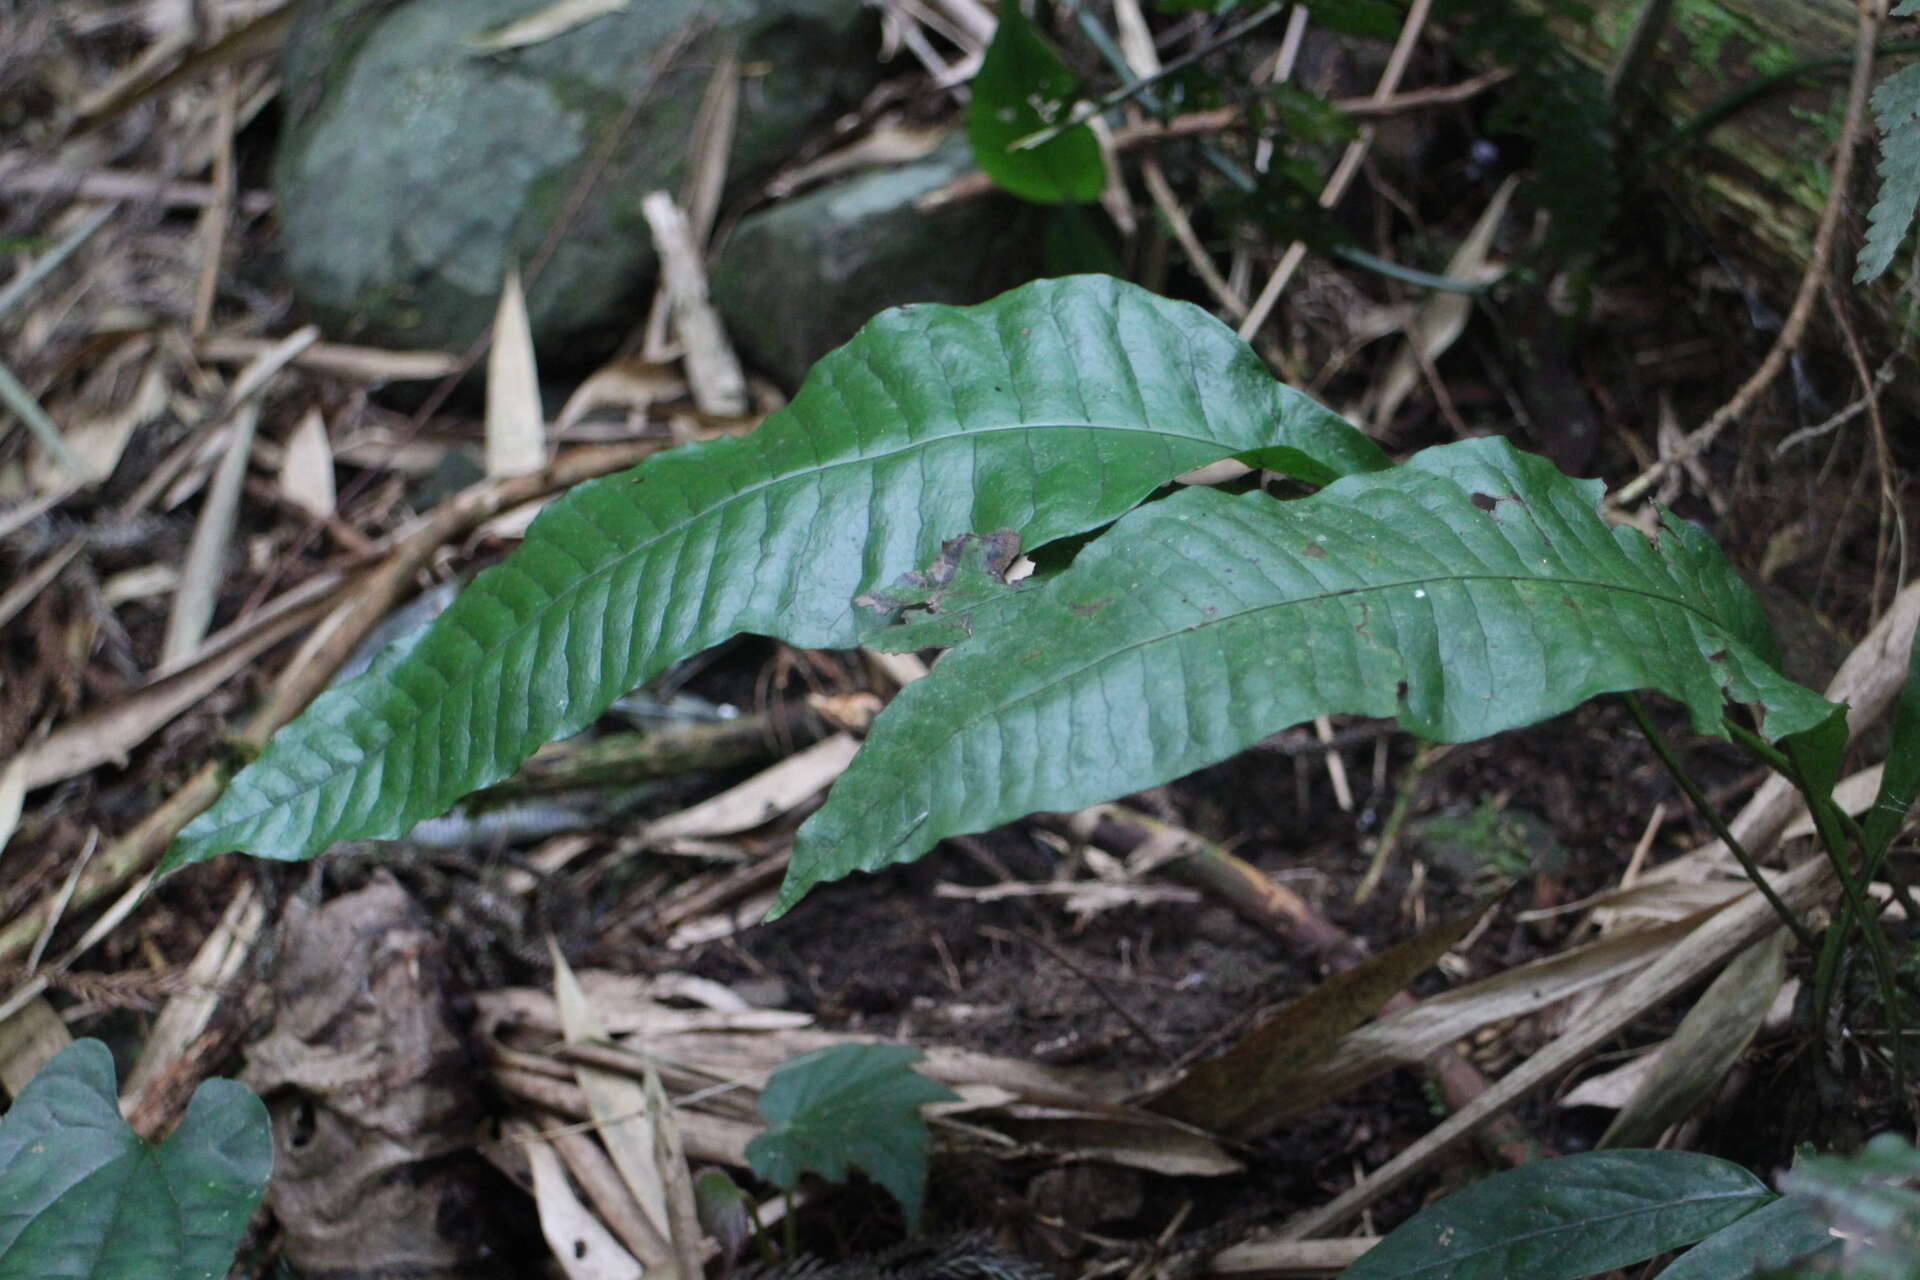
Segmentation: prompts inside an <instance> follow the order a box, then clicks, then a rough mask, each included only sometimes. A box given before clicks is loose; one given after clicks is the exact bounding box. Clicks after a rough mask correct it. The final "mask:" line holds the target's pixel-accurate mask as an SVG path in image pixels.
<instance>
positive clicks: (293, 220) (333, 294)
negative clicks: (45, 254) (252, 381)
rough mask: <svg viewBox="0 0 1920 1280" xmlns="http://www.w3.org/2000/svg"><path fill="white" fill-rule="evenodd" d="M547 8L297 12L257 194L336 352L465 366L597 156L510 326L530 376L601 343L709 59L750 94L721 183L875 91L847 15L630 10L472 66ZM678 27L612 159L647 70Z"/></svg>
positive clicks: (750, 4) (318, 8)
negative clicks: (404, 352) (521, 335)
mask: <svg viewBox="0 0 1920 1280" xmlns="http://www.w3.org/2000/svg"><path fill="white" fill-rule="evenodd" d="M550 3H551V0H307V2H306V4H305V5H304V7H303V10H302V12H301V15H300V19H299V22H298V23H297V24H296V26H295V29H294V31H293V33H292V34H291V35H290V37H289V39H288V43H287V47H286V52H285V55H284V59H283V64H282V85H283V91H282V100H283V101H284V103H285V110H286V115H285V124H284V127H283V132H282V136H281V140H280V148H279V151H278V155H277V158H276V161H275V167H274V188H275V192H276V195H277V196H278V200H279V208H280V219H281V230H282V235H283V241H284V246H285V252H286V261H287V270H288V274H289V276H290V277H291V279H292V282H293V287H294V292H295V295H296V297H297V298H298V299H299V301H300V303H301V304H302V305H303V306H304V307H305V308H306V309H307V310H308V311H309V312H310V313H311V314H312V315H313V316H314V317H315V318H316V319H318V320H320V321H321V322H322V323H323V324H324V325H326V326H327V327H328V328H329V329H330V330H331V332H332V333H333V334H334V335H335V336H338V337H342V338H353V339H358V340H361V341H374V342H383V343H390V344H395V345H402V346H422V347H442V348H453V349H458V348H461V347H463V346H465V345H466V344H467V343H469V342H470V341H471V340H472V339H473V338H474V337H475V336H477V335H478V334H479V333H480V332H481V330H482V329H483V328H484V326H485V325H486V324H487V322H488V321H489V320H490V319H491V318H492V312H493V306H494V302H495V299H496V298H497V296H498V293H499V287H500V280H501V275H502V272H503V271H504V269H505V267H506V265H507V264H508V263H509V262H517V263H519V264H520V265H521V266H522V268H523V269H524V268H525V267H526V265H527V264H528V263H530V262H531V261H532V260H533V258H534V257H535V255H536V254H538V253H539V252H540V251H541V248H542V246H543V245H544V244H545V243H546V242H547V241H548V239H549V236H550V235H551V233H552V231H553V228H554V226H555V224H556V222H557V221H558V220H559V219H560V217H561V216H562V211H563V208H564V207H565V206H566V204H567V203H568V200H569V198H570V194H571V193H572V192H573V191H574V189H575V187H576V184H577V183H578V181H579V179H580V177H581V175H582V173H583V172H586V171H587V170H589V169H590V168H591V167H592V166H593V165H594V164H596V163H597V162H598V160H599V157H600V155H602V154H605V155H606V163H605V167H604V169H602V170H601V171H600V174H599V177H598V179H597V181H595V183H594V185H593V188H592V191H591V193H590V194H589V195H588V196H587V198H586V200H585V202H584V204H583V205H582V206H581V207H580V209H579V211H578V212H577V214H575V215H574V216H573V217H572V219H571V221H570V222H569V223H568V224H567V226H566V230H565V234H564V236H563V237H562V238H561V239H560V241H559V245H558V248H557V250H556V251H555V252H554V253H553V255H552V257H551V259H550V260H549V261H548V262H547V264H546V266H545V267H544V268H543V269H542V271H541V272H540V275H539V277H538V279H537V280H536V281H535V282H534V284H533V286H532V288H531V289H530V290H529V295H528V309H529V313H530V315H531V318H532V322H533V329H534V335H535V339H536V341H537V342H538V343H539V344H540V346H541V348H542V352H543V355H546V356H548V357H553V356H555V355H558V356H560V357H561V358H562V359H564V358H565V356H566V355H567V354H568V352H569V350H570V349H572V350H575V351H580V344H583V343H584V344H585V346H587V347H593V346H597V345H601V343H602V342H603V341H604V340H607V339H609V338H617V337H618V334H619V332H620V331H621V330H624V329H625V328H626V327H628V326H630V325H631V324H632V323H633V322H634V321H635V319H636V312H637V309H638V307H639V306H640V305H641V304H642V301H643V299H644V297H645V295H646V293H647V291H648V289H649V288H650V287H651V282H652V279H653V274H654V269H655V258H654V253H653V244H652V240H651V237H650V236H649V234H648V232H647V226H646V223H645V221H644V219H642V217H641V216H640V198H641V197H642V196H643V195H645V194H646V193H647V192H649V191H655V190H663V189H664V190H668V191H678V190H679V188H680V185H681V182H682V179H683V178H684V177H685V174H686V170H687V165H688V153H687V149H688V143H689V140H690V138H691V134H692V128H693V121H694V117H695V114H696V113H697V111H698V109H699V104H700V99H701V95H702V93H703V92H704V91H705V88H706V84H707V81H708V79H709V77H710V74H711V71H712V69H713V66H714V64H715V61H716V59H717V58H718V56H719V55H720V52H721V50H722V49H723V48H725V47H726V46H727V45H729V44H732V45H733V46H734V47H736V48H738V50H739V53H740V59H741V65H742V66H743V67H746V68H748V69H749V72H750V74H749V78H748V79H747V80H746V82H745V83H744V84H743V86H742V93H741V103H740V116H739V128H738V133H737V135H736V138H735V142H734V148H733V154H732V169H731V177H732V180H733V181H735V182H743V183H744V182H751V181H753V180H755V179H757V178H761V177H764V176H765V175H766V174H767V173H768V172H770V171H771V169H772V168H773V167H774V166H775V165H776V164H777V163H778V162H780V161H781V160H783V159H785V158H786V157H787V155H788V154H789V153H790V152H791V151H792V150H793V149H794V148H795V147H796V146H797V145H798V144H800V143H801V142H803V141H804V140H805V139H806V138H807V137H808V136H809V134H810V133H811V132H812V131H813V130H814V129H815V128H816V127H817V126H818V125H820V124H821V123H822V122H824V121H826V120H828V119H831V118H832V116H833V115H834V114H835V113H837V112H839V111H842V110H844V109H846V108H847V107H848V106H849V105H851V104H853V103H855V102H857V101H858V99H859V97H860V96H861V95H862V94H864V93H865V91H866V90H867V89H868V88H870V87H871V86H872V85H873V84H874V83H875V82H876V81H877V80H878V78H879V75H880V73H881V68H880V67H879V66H878V65H877V63H876V60H875V52H874V22H873V17H872V15H871V14H870V13H868V12H865V11H864V6H863V5H862V3H861V0H629V2H628V3H627V5H626V6H625V7H624V8H621V9H617V10H614V11H612V12H609V13H606V14H603V15H602V16H599V17H596V18H593V19H591V20H590V21H588V22H586V23H584V24H582V25H580V26H577V27H575V28H573V29H572V30H569V31H566V32H564V33H563V34H560V35H557V36H554V37H552V38H549V39H545V40H542V41H540V42H538V43H534V44H530V45H527V46H525V47H521V48H517V49H513V50H510V51H506V52H497V53H492V52H486V51H484V50H482V49H479V48H477V47H476V46H475V43H474V42H475V41H476V39H477V38H479V37H481V36H483V35H486V34H488V33H491V32H494V31H496V30H497V29H499V28H501V27H502V26H504V25H505V24H507V23H510V22H513V21H516V20H518V19H521V18H524V17H527V16H528V15H530V14H533V13H537V12H539V11H541V10H542V9H545V8H547V7H548V6H549V4H550ZM690 26H691V30H692V34H691V36H690V37H689V38H688V39H687V41H686V44H685V46H684V47H683V48H682V49H681V50H680V52H679V55H678V56H677V57H675V58H674V59H673V60H672V63H671V66H670V68H669V69H668V70H667V71H666V73H665V74H664V75H663V76H662V77H661V79H660V81H659V83H658V84H657V85H655V86H654V88H653V90H652V92H651V93H649V94H647V96H646V97H645V99H644V101H643V102H642V103H641V105H640V106H639V108H638V111H637V114H635V116H634V117H633V120H632V123H631V125H630V126H629V127H628V128H627V129H626V130H625V131H624V132H623V133H620V135H619V137H618V139H617V141H613V142H611V143H609V142H608V139H609V137H610V135H612V134H613V133H614V132H615V131H616V130H617V127H618V123H619V121H620V118H621V116H622V115H623V113H624V112H626V111H627V110H628V109H629V106H630V102H631V100H632V98H633V97H634V95H635V94H637V93H640V92H643V91H644V89H645V86H646V81H647V67H648V65H649V63H650V61H651V60H653V59H655V58H656V56H657V55H658V53H659V51H660V50H661V49H663V48H665V47H668V46H669V44H670V42H671V41H673V40H675V39H676V38H679V37H680V36H681V35H682V33H683V32H685V31H687V30H688V29H689V27H690ZM580 354H585V352H584V351H580Z"/></svg>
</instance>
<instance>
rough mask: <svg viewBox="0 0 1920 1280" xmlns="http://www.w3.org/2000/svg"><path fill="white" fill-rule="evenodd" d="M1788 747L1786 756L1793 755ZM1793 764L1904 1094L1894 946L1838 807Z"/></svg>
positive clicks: (1903, 1033)
mask: <svg viewBox="0 0 1920 1280" xmlns="http://www.w3.org/2000/svg"><path fill="white" fill-rule="evenodd" d="M1793 754H1794V753H1793V749H1792V748H1791V747H1789V748H1788V755H1789V756H1790V757H1791V756H1793ZM1794 763H1795V765H1796V767H1795V769H1794V771H1793V772H1792V773H1790V774H1788V775H1787V776H1788V777H1789V778H1791V779H1792V780H1793V782H1794V785H1795V786H1797V787H1799V788H1800V794H1801V795H1803V796H1805V797H1806V798H1807V808H1808V810H1809V811H1810V812H1811V813H1812V814H1813V825H1814V829H1815V831H1816V832H1817V833H1818V834H1819V836H1820V844H1821V846H1822V847H1823V848H1824V849H1825V850H1826V853H1827V860H1828V861H1829V862H1831V863H1832V864H1833V872H1834V875H1836V876H1838V877H1839V880H1840V891H1841V893H1842V894H1843V895H1844V897H1845V898H1846V903H1847V910H1846V914H1845V918H1844V919H1843V920H1841V921H1840V922H1839V923H1838V925H1837V927H1838V928H1841V929H1846V928H1851V927H1854V926H1857V927H1858V928H1859V930H1860V935H1861V937H1863V938H1865V939H1866V943H1867V955H1868V956H1869V957H1871V958H1872V960H1873V968H1874V977H1875V979H1876V980H1877V981H1878V983H1879V986H1880V1004H1881V1011H1882V1013H1883V1014H1884V1016H1885V1017H1886V1020H1887V1029H1888V1030H1889V1031H1891V1032H1892V1033H1893V1075H1894V1080H1895V1081H1896V1082H1897V1084H1898V1085H1899V1089H1900V1092H1901V1094H1902V1095H1903V1096H1904V1095H1905V1093H1906V1088H1907V1050H1906V1028H1905V1027H1903V1026H1902V1025H1901V1017H1900V986H1901V984H1900V980H1899V968H1898V966H1896V965H1895V964H1894V960H1893V948H1892V947H1891V946H1889V945H1888V943H1887V933H1886V930H1884V929H1882V928H1881V927H1880V921H1879V919H1878V916H1877V913H1875V912H1873V911H1872V910H1871V906H1870V904H1869V903H1868V901H1867V895H1866V890H1865V889H1863V888H1862V887H1861V884H1860V880H1859V878H1858V877H1856V876H1855V875H1854V874H1853V868H1852V867H1851V866H1849V865H1848V863H1849V861H1850V859H1849V858H1848V852H1849V850H1848V845H1847V837H1846V833H1845V830H1844V829H1843V828H1842V826H1841V824H1840V822H1839V821H1838V820H1837V819H1836V816H1835V815H1836V814H1838V813H1839V806H1838V805H1836V804H1834V802H1833V797H1832V796H1831V795H1822V794H1818V793H1817V791H1816V789H1815V788H1814V787H1812V786H1810V785H1809V784H1808V779H1807V773H1806V770H1804V769H1801V768H1799V767H1798V764H1799V762H1798V760H1797V759H1796V760H1795V761H1794Z"/></svg>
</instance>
